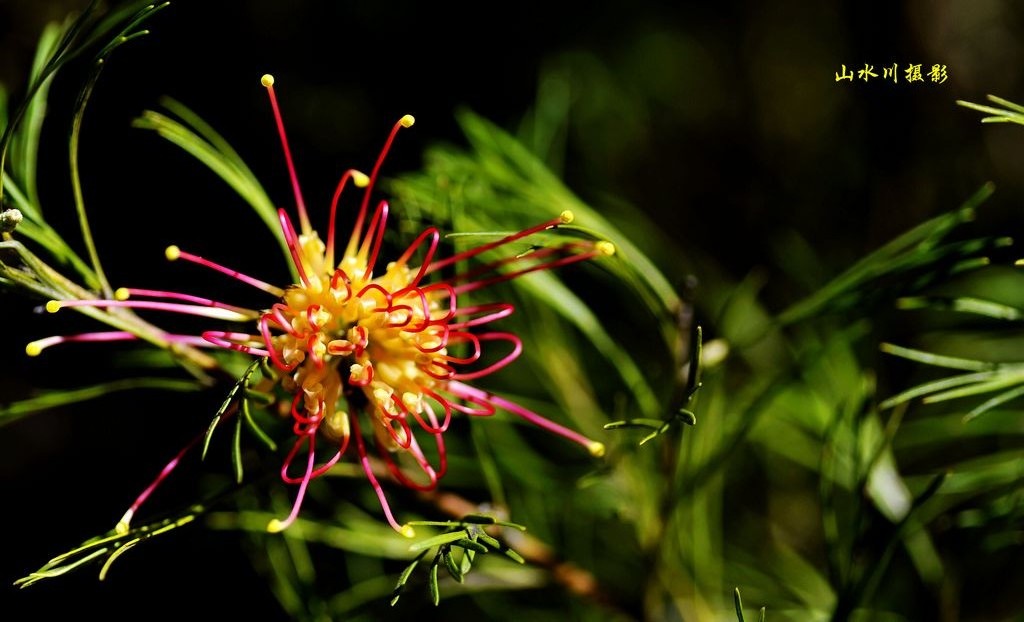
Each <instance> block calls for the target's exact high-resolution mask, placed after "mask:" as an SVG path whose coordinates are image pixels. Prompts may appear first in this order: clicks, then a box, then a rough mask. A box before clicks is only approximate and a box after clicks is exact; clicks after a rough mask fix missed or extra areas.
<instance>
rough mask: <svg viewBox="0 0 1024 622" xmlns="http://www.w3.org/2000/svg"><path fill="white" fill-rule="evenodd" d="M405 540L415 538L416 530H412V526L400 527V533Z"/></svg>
mask: <svg viewBox="0 0 1024 622" xmlns="http://www.w3.org/2000/svg"><path fill="white" fill-rule="evenodd" d="M399 533H401V534H402V535H403V536H405V537H406V538H415V537H416V530H415V529H413V528H412V525H402V531H400V532H399Z"/></svg>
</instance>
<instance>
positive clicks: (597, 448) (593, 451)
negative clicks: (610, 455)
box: [587, 441, 604, 458]
mask: <svg viewBox="0 0 1024 622" xmlns="http://www.w3.org/2000/svg"><path fill="white" fill-rule="evenodd" d="M587 451H589V452H590V455H591V456H594V457H595V458H600V457H602V456H604V443H599V442H598V441H592V442H591V443H590V444H589V445H587Z"/></svg>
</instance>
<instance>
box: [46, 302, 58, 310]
mask: <svg viewBox="0 0 1024 622" xmlns="http://www.w3.org/2000/svg"><path fill="white" fill-rule="evenodd" d="M46 310H47V311H48V312H50V313H56V312H58V311H60V301H59V300H51V301H50V302H48V303H46Z"/></svg>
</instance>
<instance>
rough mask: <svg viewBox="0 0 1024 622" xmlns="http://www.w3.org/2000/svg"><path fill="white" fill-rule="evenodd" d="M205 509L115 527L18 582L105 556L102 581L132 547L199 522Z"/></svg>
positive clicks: (22, 583) (24, 584) (34, 580)
mask: <svg viewBox="0 0 1024 622" xmlns="http://www.w3.org/2000/svg"><path fill="white" fill-rule="evenodd" d="M204 512H206V507H204V506H202V505H194V506H192V507H191V508H189V509H188V510H187V511H186V512H184V513H182V514H181V515H180V516H176V517H173V518H166V519H163V520H159V521H155V522H152V523H149V524H147V525H141V526H138V527H133V528H132V529H130V530H128V531H126V532H119V531H117V530H111V531H110V532H109V533H108V534H106V535H104V536H101V537H97V538H92V539H90V540H87V541H86V542H84V543H83V544H82V545H81V546H79V547H77V548H75V549H72V550H70V551H68V552H67V553H63V554H61V555H58V556H57V557H54V558H53V559H51V560H50V561H48V562H46V564H44V565H43V566H42V567H41V568H39V570H36V571H35V572H32V573H31V574H29V575H27V576H25V577H22V578H21V579H18V580H17V581H15V582H14V584H15V585H17V586H18V587H22V588H25V587H28V586H30V585H32V584H34V583H37V582H39V581H42V580H44V579H52V578H55V577H59V576H61V575H63V574H66V573H68V572H70V571H72V570H76V569H78V568H80V567H82V566H84V565H86V564H90V563H93V562H97V561H99V560H101V559H103V560H104V561H103V565H102V566H101V568H100V573H99V577H100V580H103V579H104V578H106V576H107V573H108V572H109V571H110V567H111V565H112V564H113V562H114V561H116V560H117V558H118V557H120V556H121V555H123V554H124V553H126V552H127V551H128V550H130V549H131V548H132V547H134V546H136V545H138V544H140V543H142V542H145V541H147V540H150V539H152V538H155V537H157V536H160V535H163V534H166V533H169V532H171V531H174V530H175V529H178V528H179V527H184V526H185V525H188V524H190V523H192V522H193V521H195V519H196V518H197V517H199V516H200V515H202V514H203V513H204Z"/></svg>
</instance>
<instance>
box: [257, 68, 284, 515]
mask: <svg viewBox="0 0 1024 622" xmlns="http://www.w3.org/2000/svg"><path fill="white" fill-rule="evenodd" d="M263 77H264V78H270V82H271V83H273V82H274V78H273V77H272V76H263ZM287 526H288V525H285V524H284V521H281V520H277V519H276V518H275V519H272V520H271V521H270V522H269V523H267V533H281V532H282V531H284V530H285V527H287Z"/></svg>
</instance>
